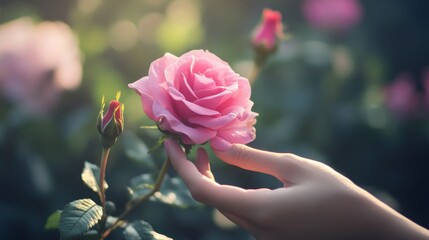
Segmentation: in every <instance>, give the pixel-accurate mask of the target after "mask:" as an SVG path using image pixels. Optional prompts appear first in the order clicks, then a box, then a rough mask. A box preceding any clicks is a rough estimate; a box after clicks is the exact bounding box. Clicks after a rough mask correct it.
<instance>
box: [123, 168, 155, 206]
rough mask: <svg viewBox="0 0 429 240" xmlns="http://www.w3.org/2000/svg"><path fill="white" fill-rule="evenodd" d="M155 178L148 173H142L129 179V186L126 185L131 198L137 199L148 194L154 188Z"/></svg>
mask: <svg viewBox="0 0 429 240" xmlns="http://www.w3.org/2000/svg"><path fill="white" fill-rule="evenodd" d="M155 181H156V180H155V178H154V176H153V175H152V174H150V173H144V174H141V175H139V176H137V177H134V178H132V179H131V181H130V182H131V186H130V187H128V192H129V194H130V197H131V200H136V199H139V198H140V197H142V196H144V195H146V194H148V193H149V192H150V191H152V189H153V188H154V183H155Z"/></svg>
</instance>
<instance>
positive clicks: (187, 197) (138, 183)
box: [128, 173, 201, 208]
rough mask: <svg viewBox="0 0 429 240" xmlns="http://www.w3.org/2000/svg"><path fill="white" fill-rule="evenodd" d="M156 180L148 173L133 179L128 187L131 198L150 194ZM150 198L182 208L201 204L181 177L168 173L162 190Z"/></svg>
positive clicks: (134, 198)
mask: <svg viewBox="0 0 429 240" xmlns="http://www.w3.org/2000/svg"><path fill="white" fill-rule="evenodd" d="M155 181H156V178H155V176H154V175H152V174H148V173H146V174H142V175H139V176H137V177H134V178H133V179H131V186H130V187H129V188H128V191H129V193H130V196H131V199H132V200H136V199H139V198H141V197H143V196H144V195H146V194H148V193H149V192H150V191H151V190H152V189H153V187H154V183H155ZM150 199H151V200H152V201H159V202H162V203H165V204H168V205H173V206H176V207H180V208H187V207H194V206H199V205H201V204H200V203H198V202H197V201H195V200H194V199H193V198H192V196H191V194H190V192H189V190H188V188H187V187H186V185H185V184H184V183H183V181H182V180H181V179H180V178H176V177H175V178H171V177H169V176H168V175H165V176H164V181H163V183H162V185H161V188H160V190H159V191H158V192H156V193H155V194H154V195H153V196H152V197H151V198H150Z"/></svg>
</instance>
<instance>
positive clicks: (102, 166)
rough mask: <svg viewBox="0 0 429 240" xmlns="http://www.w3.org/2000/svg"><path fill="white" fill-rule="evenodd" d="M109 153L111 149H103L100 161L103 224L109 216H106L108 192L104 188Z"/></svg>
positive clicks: (100, 194)
mask: <svg viewBox="0 0 429 240" xmlns="http://www.w3.org/2000/svg"><path fill="white" fill-rule="evenodd" d="M109 152H110V148H103V153H102V154H101V161H100V180H99V184H100V191H99V196H100V201H101V207H102V208H103V216H102V217H101V220H102V222H104V220H106V218H107V214H106V192H105V187H104V182H105V180H104V178H105V176H106V166H107V160H108V159H109Z"/></svg>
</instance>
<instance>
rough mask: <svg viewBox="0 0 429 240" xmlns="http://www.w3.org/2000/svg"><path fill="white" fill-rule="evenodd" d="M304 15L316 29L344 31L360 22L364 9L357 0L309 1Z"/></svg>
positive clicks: (305, 4) (306, 3)
mask: <svg viewBox="0 0 429 240" xmlns="http://www.w3.org/2000/svg"><path fill="white" fill-rule="evenodd" d="M303 13H304V17H305V18H306V19H307V21H308V23H309V24H310V25H311V26H312V27H314V28H317V29H322V30H330V31H344V30H347V29H349V28H350V27H353V26H354V25H356V24H357V23H358V22H359V21H360V19H361V17H362V7H361V5H360V2H359V1H357V0H307V1H306V2H304V5H303Z"/></svg>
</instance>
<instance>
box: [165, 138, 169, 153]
mask: <svg viewBox="0 0 429 240" xmlns="http://www.w3.org/2000/svg"><path fill="white" fill-rule="evenodd" d="M164 147H165V150H167V153H168V152H170V149H171V139H169V138H167V139H165V140H164Z"/></svg>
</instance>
